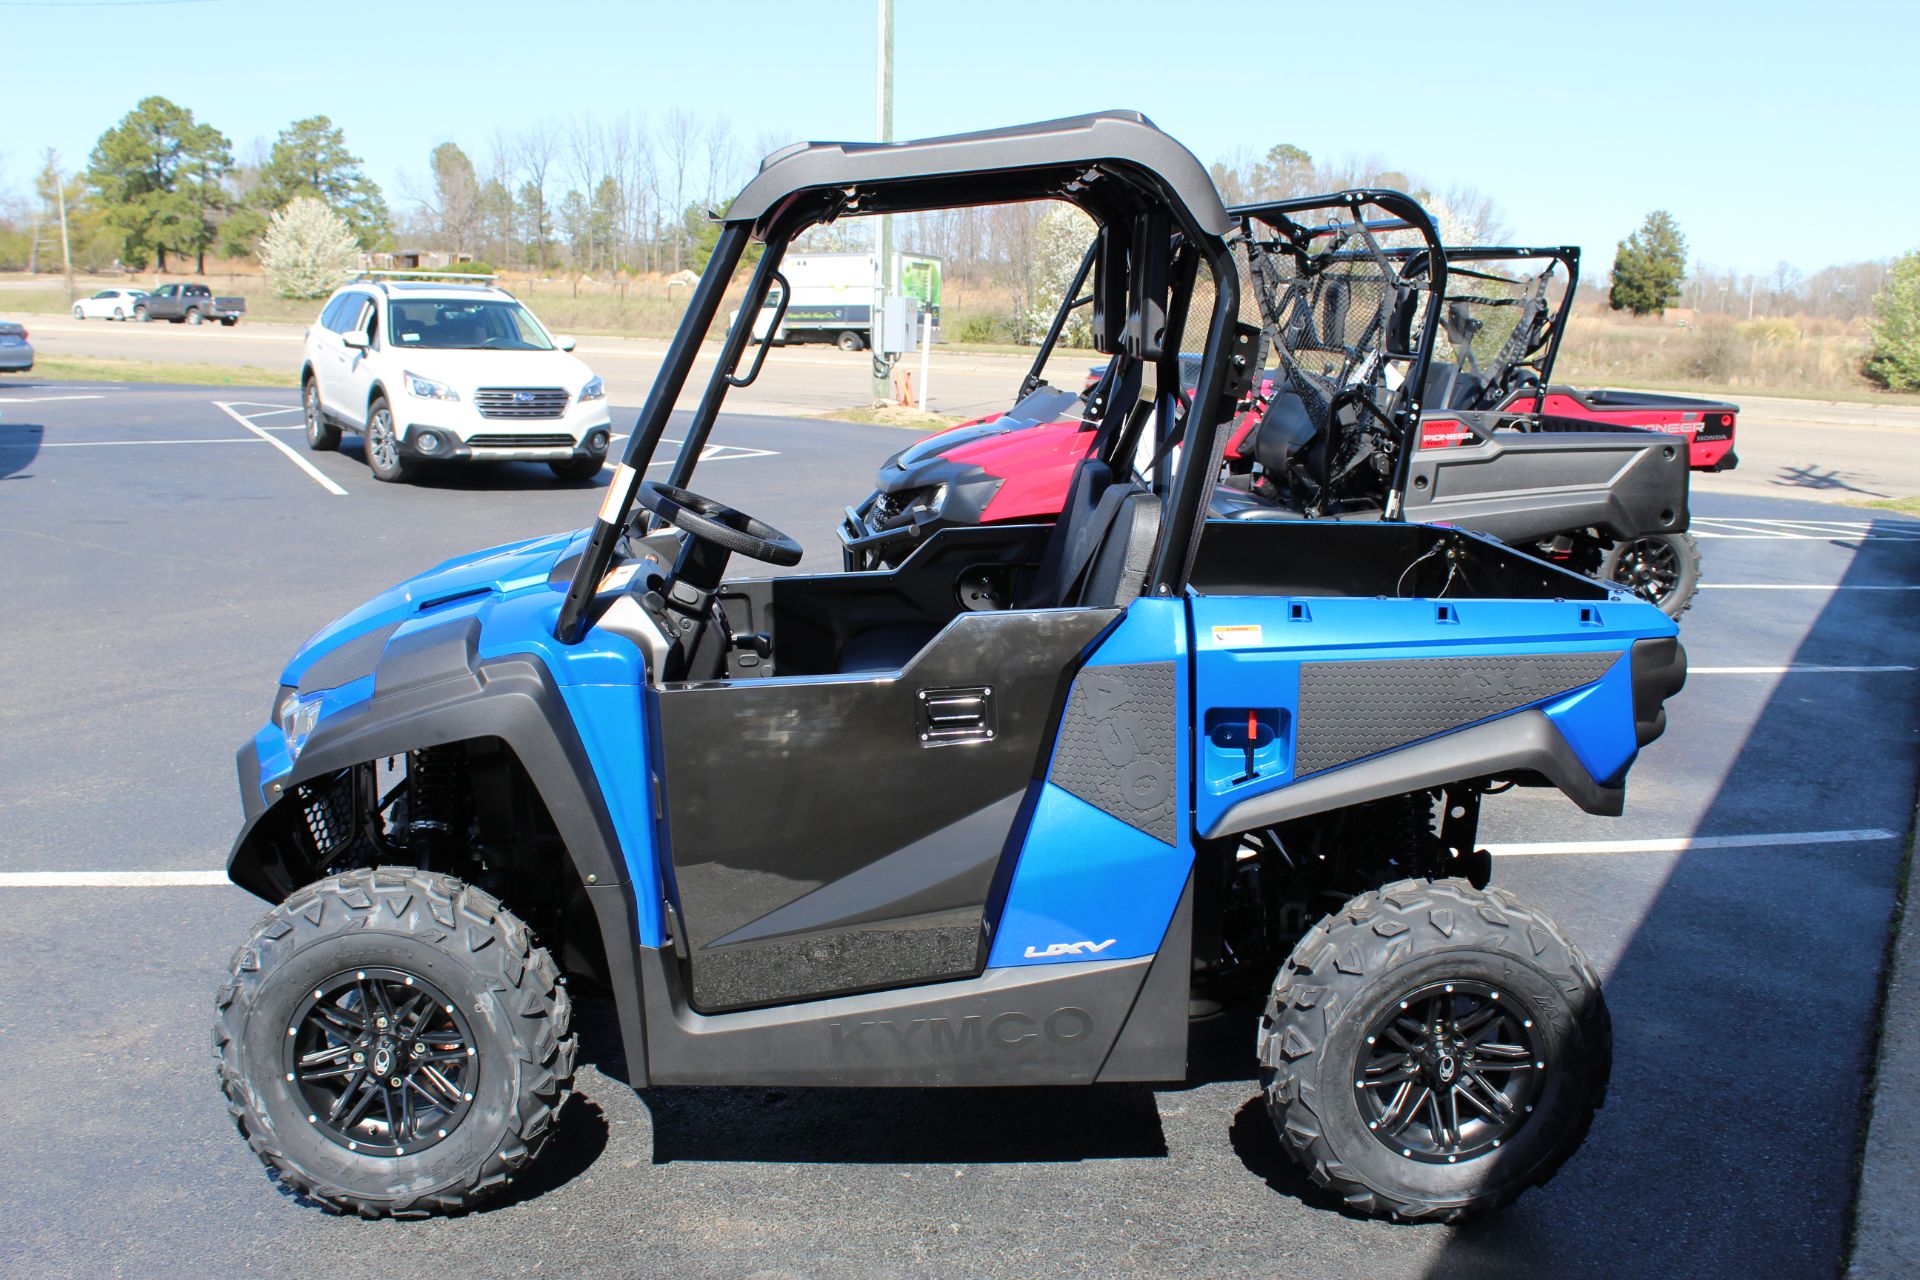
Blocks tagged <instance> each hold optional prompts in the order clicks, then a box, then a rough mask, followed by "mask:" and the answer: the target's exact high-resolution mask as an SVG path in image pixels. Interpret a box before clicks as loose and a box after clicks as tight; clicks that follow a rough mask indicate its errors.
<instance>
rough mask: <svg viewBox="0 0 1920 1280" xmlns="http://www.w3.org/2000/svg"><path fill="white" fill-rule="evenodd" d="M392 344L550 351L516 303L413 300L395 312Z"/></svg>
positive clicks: (398, 303) (543, 334) (540, 331)
mask: <svg viewBox="0 0 1920 1280" xmlns="http://www.w3.org/2000/svg"><path fill="white" fill-rule="evenodd" d="M390 309H391V311H392V328H391V333H392V341H393V342H394V344H395V345H396V346H400V347H416V348H432V349H434V350H440V351H451V350H460V351H478V350H483V349H484V350H488V351H551V350H553V343H552V342H551V341H550V340H549V339H548V337H547V335H546V332H545V330H543V329H541V327H540V325H539V322H538V321H536V320H535V319H534V318H533V316H532V315H531V314H530V313H529V312H528V311H527V309H526V308H525V307H523V306H521V305H520V304H519V303H517V302H502V301H496V300H493V299H469V298H409V299H408V300H406V301H405V302H402V301H399V300H397V299H396V300H395V301H394V303H393V305H392V307H391V308H390Z"/></svg>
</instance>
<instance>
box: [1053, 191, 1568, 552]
mask: <svg viewBox="0 0 1920 1280" xmlns="http://www.w3.org/2000/svg"><path fill="white" fill-rule="evenodd" d="M1368 207H1372V208H1374V209H1378V210H1380V211H1382V212H1384V213H1387V214H1390V215H1392V216H1391V217H1389V218H1385V219H1379V218H1376V219H1371V220H1363V219H1362V218H1361V211H1362V210H1363V209H1365V208H1368ZM1337 210H1345V211H1347V213H1349V214H1350V215H1351V218H1352V220H1351V221H1345V222H1340V221H1334V222H1322V223H1317V224H1316V223H1314V222H1312V221H1310V220H1309V215H1312V214H1315V213H1324V212H1327V211H1337ZM1227 214H1228V216H1229V217H1230V218H1231V219H1232V220H1233V222H1234V226H1235V231H1236V233H1238V234H1245V232H1246V229H1247V224H1248V223H1249V222H1256V221H1257V222H1261V223H1264V224H1266V225H1267V226H1269V227H1272V228H1273V229H1274V230H1275V231H1277V232H1279V233H1280V234H1281V235H1282V236H1284V237H1285V238H1286V239H1287V240H1289V241H1290V242H1291V243H1292V244H1293V245H1294V246H1295V248H1296V249H1297V250H1298V251H1299V252H1300V253H1301V254H1303V255H1311V253H1312V246H1313V243H1314V242H1315V241H1316V240H1322V239H1325V238H1327V237H1329V236H1333V235H1343V234H1348V233H1351V232H1354V231H1356V230H1360V231H1364V232H1365V233H1367V235H1368V239H1369V241H1370V240H1371V236H1372V235H1373V234H1376V233H1387V232H1393V231H1412V232H1414V233H1415V234H1417V235H1418V236H1419V237H1420V239H1421V241H1422V243H1421V244H1420V245H1419V246H1417V247H1408V246H1395V247H1393V248H1384V247H1383V248H1381V249H1380V250H1379V253H1380V254H1381V255H1382V256H1383V257H1386V258H1388V259H1390V260H1394V261H1404V262H1405V266H1404V267H1403V268H1402V269H1401V271H1400V273H1399V274H1400V275H1401V277H1402V278H1407V279H1410V278H1413V277H1416V276H1419V275H1422V274H1425V275H1427V276H1428V277H1429V284H1428V288H1429V289H1430V291H1431V292H1432V294H1433V296H1435V297H1443V296H1444V295H1445V292H1446V288H1447V269H1448V263H1449V262H1450V261H1452V260H1453V258H1454V254H1455V251H1453V250H1449V249H1446V248H1445V247H1444V246H1442V245H1441V243H1440V233H1439V230H1438V229H1437V228H1436V227H1435V225H1434V222H1433V219H1432V218H1431V217H1430V216H1429V215H1428V213H1427V211H1426V209H1425V208H1423V207H1422V206H1421V204H1420V202H1419V201H1417V200H1415V199H1414V198H1413V197H1412V196H1409V195H1407V194H1406V193H1404V192H1401V191H1394V190H1392V189H1390V188H1384V187H1352V188H1348V189H1346V190H1342V191H1333V192H1326V193H1323V194H1317V195H1308V196H1298V197H1294V198H1292V199H1287V200H1272V201H1264V202H1261V203H1257V204H1243V205H1234V206H1233V207H1231V208H1229V209H1228V210H1227ZM1229 238H1230V239H1231V236H1230V237H1229ZM1099 251H1100V246H1099V244H1098V243H1097V242H1096V243H1094V244H1092V245H1089V246H1088V248H1087V252H1086V256H1085V257H1084V258H1082V259H1081V262H1080V268H1079V270H1078V271H1077V272H1076V273H1075V275H1074V277H1073V281H1072V283H1071V284H1070V285H1068V287H1067V292H1066V296H1065V297H1063V298H1062V299H1061V301H1060V306H1059V308H1058V309H1057V310H1056V311H1055V312H1054V316H1053V321H1052V323H1051V324H1050V325H1049V326H1048V328H1047V334H1046V337H1045V338H1044V339H1042V340H1041V343H1040V350H1039V351H1038V352H1037V353H1036V354H1035V355H1034V358H1033V363H1032V365H1031V366H1030V367H1029V368H1028V370H1027V375H1026V377H1025V378H1024V379H1023V380H1022V381H1021V384H1020V398H1024V397H1025V396H1027V395H1029V394H1031V393H1032V392H1033V390H1034V389H1035V388H1036V387H1038V386H1039V385H1040V384H1041V383H1042V382H1043V381H1045V369H1046V365H1047V361H1048V359H1049V358H1051V356H1052V355H1053V349H1054V346H1055V345H1056V344H1057V343H1058V342H1059V339H1060V334H1061V333H1062V332H1063V331H1064V330H1065V328H1066V325H1067V318H1068V317H1069V316H1070V315H1072V314H1073V312H1075V311H1077V310H1079V309H1080V308H1081V307H1084V306H1088V305H1089V304H1092V303H1095V302H1097V300H1098V299H1097V297H1096V295H1097V292H1098V286H1097V285H1096V286H1095V288H1094V289H1091V290H1088V289H1087V279H1088V276H1089V275H1090V274H1091V273H1092V272H1093V269H1094V266H1095V259H1096V258H1097V257H1098V255H1099ZM1365 252H1366V251H1365V250H1347V251H1341V253H1340V254H1337V255H1325V256H1324V257H1323V258H1322V259H1321V260H1326V259H1327V258H1330V257H1336V256H1337V257H1344V258H1345V260H1348V261H1351V260H1353V258H1354V257H1355V256H1356V255H1363V254H1364V253H1365ZM1460 252H1462V253H1468V254H1474V255H1476V256H1477V255H1478V254H1479V253H1481V252H1482V251H1477V250H1462V251H1460ZM1485 252H1488V253H1489V254H1491V253H1494V252H1499V253H1505V254H1519V255H1524V254H1527V253H1547V252H1550V253H1555V254H1558V253H1562V252H1565V251H1563V250H1517V251H1515V250H1501V251H1485ZM1572 252H1573V255H1574V261H1575V263H1577V262H1578V258H1579V251H1578V250H1574V251H1572ZM1214 278H1215V281H1216V283H1218V282H1220V281H1221V279H1222V277H1221V275H1220V273H1219V272H1217V271H1216V272H1215V275H1214ZM1236 279H1237V277H1236ZM1083 290H1085V292H1083ZM1439 316H1440V308H1438V307H1428V308H1426V311H1425V314H1424V317H1423V320H1422V325H1421V331H1420V340H1419V342H1418V344H1417V345H1414V346H1413V349H1412V352H1411V355H1412V366H1411V368H1410V369H1409V370H1408V372H1407V378H1406V384H1405V385H1407V386H1409V387H1414V388H1417V387H1419V386H1421V385H1423V383H1424V380H1425V378H1426V372H1427V365H1428V363H1429V361H1430V360H1431V359H1432V355H1433V346H1434V335H1435V333H1436V332H1437V330H1438V327H1439ZM1169 332H1172V333H1178V332H1180V329H1179V328H1178V327H1174V326H1170V327H1169ZM1554 341H1555V344H1556V345H1557V343H1558V331H1557V330H1556V333H1555V338H1554ZM1119 373H1120V370H1119V369H1118V367H1117V365H1115V366H1109V368H1108V371H1107V376H1106V378H1105V379H1103V383H1102V385H1101V387H1100V388H1099V389H1098V390H1097V391H1096V392H1095V394H1094V396H1093V398H1092V403H1091V405H1090V409H1091V411H1092V412H1095V413H1098V412H1100V411H1101V410H1102V409H1104V408H1105V406H1106V405H1107V404H1108V403H1110V402H1112V401H1113V400H1114V399H1115V397H1114V396H1113V394H1112V392H1113V390H1114V388H1115V385H1116V382H1115V380H1116V377H1117V375H1118V374H1119ZM1251 375H1252V377H1253V378H1256V379H1257V378H1258V377H1259V370H1257V369H1255V370H1252V371H1251ZM1161 385H1162V386H1166V385H1168V380H1167V379H1166V378H1162V379H1161ZM1171 385H1172V386H1174V387H1178V386H1179V382H1178V381H1177V380H1174V381H1173V382H1172V383H1171ZM1119 399H1121V400H1123V401H1124V400H1126V399H1127V397H1125V396H1121V397H1119ZM1162 420H1163V421H1166V420H1168V419H1162ZM1419 421H1420V404H1419V402H1418V399H1417V398H1416V397H1415V396H1413V395H1408V396H1404V397H1402V398H1401V401H1400V404H1399V406H1398V408H1397V409H1396V410H1395V414H1394V423H1393V428H1394V434H1395V437H1396V441H1397V447H1396V452H1395V466H1394V473H1393V475H1392V477H1391V478H1390V480H1389V492H1388V495H1387V502H1386V504H1385V512H1384V514H1385V516H1386V518H1387V519H1390V520H1393V519H1399V518H1400V513H1401V508H1402V506H1403V505H1404V501H1405V495H1406V490H1407V485H1408V484H1409V483H1410V477H1411V475H1412V470H1411V469H1412V465H1413V443H1414V441H1415V438H1416V432H1417V431H1418V428H1419ZM1221 443H1222V444H1223V445H1224V443H1225V442H1224V440H1223V441H1221ZM1218 465H1219V459H1217V458H1216V459H1215V466H1216V469H1217V467H1218Z"/></svg>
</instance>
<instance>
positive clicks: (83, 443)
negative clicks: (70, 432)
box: [40, 436, 260, 449]
mask: <svg viewBox="0 0 1920 1280" xmlns="http://www.w3.org/2000/svg"><path fill="white" fill-rule="evenodd" d="M259 443H260V442H259V441H258V440H240V439H236V438H234V437H230V436H229V437H221V438H218V439H214V440H51V441H48V442H46V443H44V444H42V445H41V446H40V447H41V448H42V449H118V448H121V447H123V446H126V445H143V444H259Z"/></svg>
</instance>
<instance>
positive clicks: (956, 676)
mask: <svg viewBox="0 0 1920 1280" xmlns="http://www.w3.org/2000/svg"><path fill="white" fill-rule="evenodd" d="M806 586H807V584H806V583H796V584H794V587H795V589H804V588H805V587H806ZM856 611H857V610H856V609H854V608H853V607H851V606H849V607H846V608H840V609H837V610H835V611H833V617H834V620H835V625H841V624H843V623H844V621H845V619H846V618H847V617H848V616H849V615H850V614H851V613H854V612H856ZM1119 614H1120V610H1117V609H1105V608H1102V609H1094V608H1076V609H1042V610H1015V611H1005V612H982V613H962V614H961V615H960V616H958V617H957V618H955V619H953V620H952V621H951V622H950V623H948V624H947V625H946V626H945V627H944V629H942V630H940V631H939V632H938V634H937V635H933V636H932V637H931V638H930V639H927V638H924V637H920V638H918V639H919V640H920V641H923V642H918V644H917V648H916V647H914V645H913V644H909V645H908V646H906V648H907V651H906V652H905V653H896V654H894V655H876V658H877V661H878V662H879V663H884V664H885V665H884V666H882V667H880V668H879V669H868V670H839V671H834V672H832V673H831V674H822V675H806V676H775V677H772V678H761V679H737V680H731V681H717V682H708V683H703V684H687V685H679V686H675V685H669V686H666V687H665V688H663V689H662V690H661V691H660V692H659V694H658V707H659V716H658V719H657V724H658V726H659V734H660V738H661V744H660V745H661V748H662V749H661V751H660V752H659V757H658V758H660V759H661V760H663V761H664V762H665V765H664V778H663V787H662V791H663V802H662V805H661V810H662V812H663V814H664V817H665V825H666V848H667V853H666V855H665V860H666V862H667V863H668V865H669V869H670V872H671V875H672V880H673V885H672V895H673V901H674V903H675V904H676V910H677V914H678V919H677V921H676V922H675V925H676V930H675V931H676V935H677V938H678V939H679V940H680V941H683V942H684V944H685V950H684V954H685V956H686V961H685V962H686V964H687V967H688V971H689V989H690V992H691V999H692V1003H693V1005H694V1007H695V1008H697V1009H699V1010H702V1011H705V1012H714V1011H719V1010H727V1009H740V1008H745V1007H751V1006H757V1005H769V1004H777V1003H782V1002H787V1001H796V1000H807V999H813V998H817V997H823V996H829V995H840V994H846V993H851V992H857V991H864V990H872V989H876V988H883V987H896V986H908V985H913V984H918V983H924V982H932V981H937V980H941V979H951V978H962V977H968V976H972V975H975V974H978V973H979V972H980V971H981V969H982V968H983V967H984V964H985V958H986V955H987V952H988V947H989V943H990V941H991V939H990V936H989V935H990V930H991V927H992V921H993V917H994V914H995V905H994V904H995V903H996V900H997V898H998V896H1001V895H1004V893H1005V889H1006V880H1007V876H1008V875H1009V874H1010V873H1011V869H1012V859H1013V854H1014V851H1016V850H1017V849H1018V848H1019V845H1020V840H1021V837H1022V835H1023V834H1024V832H1025V830H1026V827H1027V825H1028V821H1029V817H1030V813H1031V809H1032V805H1033V803H1034V801H1035V799H1036V798H1037V795H1038V789H1039V785H1040V784H1039V782H1038V781H1037V779H1039V778H1043V777H1044V776H1045V774H1046V770H1047V765H1048V761H1049V759H1050V755H1051V751H1052V746H1053V739H1054V734H1055V728H1056V725H1057V724H1058V721H1059V716H1060V710H1061V706H1062V704H1063V702H1064V700H1065V697H1066V691H1067V688H1068V686H1069V683H1070V681H1071V679H1072V676H1073V673H1074V671H1075V669H1076V667H1077V665H1078V660H1079V658H1080V655H1081V654H1082V653H1083V652H1085V651H1086V650H1087V649H1088V648H1089V646H1090V645H1091V644H1092V642H1093V641H1094V640H1095V639H1096V638H1097V637H1098V636H1099V635H1100V633H1101V632H1102V631H1103V630H1104V629H1105V628H1106V627H1107V626H1108V625H1109V624H1111V623H1112V622H1113V621H1114V620H1115V619H1116V618H1117V617H1118V616H1119ZM781 627H782V628H783V632H782V633H781V634H778V635H777V636H776V639H777V640H778V641H779V642H780V643H782V644H783V645H784V644H787V643H788V636H790V635H791V636H793V637H794V638H795V641H796V642H797V641H798V638H799V637H800V635H801V633H800V631H799V628H798V626H797V623H795V622H792V621H788V622H783V623H781ZM834 647H835V649H836V650H837V651H845V652H851V651H852V648H853V646H844V645H836V646H834ZM869 661H873V660H872V659H870V660H869ZM840 665H845V663H844V662H843V663H841V664H840Z"/></svg>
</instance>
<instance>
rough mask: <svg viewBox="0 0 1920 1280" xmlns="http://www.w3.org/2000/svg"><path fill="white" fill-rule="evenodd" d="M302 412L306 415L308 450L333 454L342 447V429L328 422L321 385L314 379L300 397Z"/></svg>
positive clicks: (309, 379) (308, 381) (308, 380)
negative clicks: (321, 396)
mask: <svg viewBox="0 0 1920 1280" xmlns="http://www.w3.org/2000/svg"><path fill="white" fill-rule="evenodd" d="M300 408H301V412H302V413H304V414H305V415H306V422H307V448H308V449H310V450H312V451H313V452H315V453H332V452H333V451H334V450H335V449H338V448H339V447H340V428H339V427H336V426H334V425H333V424H332V423H331V422H328V421H327V411H326V407H325V406H324V405H322V404H321V403H320V384H319V383H318V382H316V381H315V380H314V379H312V378H308V379H307V385H306V388H305V390H304V391H302V392H301V395H300Z"/></svg>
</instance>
